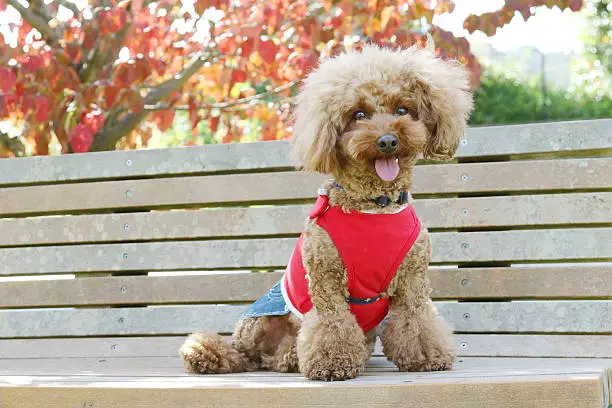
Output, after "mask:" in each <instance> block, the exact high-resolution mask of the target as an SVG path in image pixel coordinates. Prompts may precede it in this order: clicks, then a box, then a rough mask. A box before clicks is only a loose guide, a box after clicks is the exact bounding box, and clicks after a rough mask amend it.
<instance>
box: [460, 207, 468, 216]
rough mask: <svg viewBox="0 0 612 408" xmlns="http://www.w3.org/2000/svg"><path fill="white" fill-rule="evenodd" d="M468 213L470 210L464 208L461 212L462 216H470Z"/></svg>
mask: <svg viewBox="0 0 612 408" xmlns="http://www.w3.org/2000/svg"><path fill="white" fill-rule="evenodd" d="M468 213H469V211H468V209H467V208H463V209H462V210H461V215H468Z"/></svg>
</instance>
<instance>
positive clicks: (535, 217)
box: [0, 193, 612, 246]
mask: <svg viewBox="0 0 612 408" xmlns="http://www.w3.org/2000/svg"><path fill="white" fill-rule="evenodd" d="M414 205H415V209H416V211H417V214H418V215H419V217H420V218H421V219H422V221H423V222H424V223H425V224H426V225H427V226H428V227H429V228H430V229H431V228H434V229H435V228H480V227H487V228H489V227H506V226H522V227H524V226H536V225H537V226H540V225H546V226H548V225H568V224H569V225H572V224H573V225H589V224H612V193H574V194H542V195H533V196H529V195H519V196H501V197H474V198H452V199H448V198H447V199H422V200H416V201H415V203H414ZM311 208H312V205H311V204H305V205H281V206H266V207H237V208H236V207H234V208H214V209H203V210H177V211H154V212H141V213H127V214H95V215H82V216H65V217H57V216H48V217H33V218H12V219H11V218H8V219H6V218H5V219H0V231H3V232H4V233H3V234H2V235H0V246H14V245H28V246H30V245H39V244H63V243H88V242H113V241H131V240H140V241H142V240H159V239H189V238H213V237H219V236H222V237H246V236H254V235H255V236H263V235H284V234H299V233H300V232H301V231H302V229H303V225H304V219H305V218H306V216H307V215H308V213H309V212H310V210H311Z"/></svg>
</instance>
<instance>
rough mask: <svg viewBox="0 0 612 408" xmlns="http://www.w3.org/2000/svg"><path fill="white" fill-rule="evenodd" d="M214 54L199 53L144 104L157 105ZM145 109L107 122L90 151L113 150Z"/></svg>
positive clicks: (141, 118) (152, 90)
mask: <svg viewBox="0 0 612 408" xmlns="http://www.w3.org/2000/svg"><path fill="white" fill-rule="evenodd" d="M214 56H216V55H214V54H207V55H200V56H198V57H196V58H194V59H193V60H192V61H191V63H190V64H189V65H188V66H187V67H186V68H185V69H183V70H182V71H181V72H179V73H178V74H176V75H175V76H174V77H172V79H169V80H167V81H165V82H162V83H161V84H159V85H157V86H156V87H154V88H152V89H151V91H149V93H148V94H147V96H145V98H144V104H145V106H146V105H157V104H158V103H159V102H160V101H162V100H164V99H166V98H167V97H168V96H170V94H172V92H174V91H177V90H179V89H180V88H181V87H182V86H183V85H184V84H185V82H187V80H189V78H191V77H192V76H193V75H194V74H195V73H196V72H198V71H199V70H200V68H202V67H203V66H204V64H205V63H206V62H208V61H209V60H210V59H211V58H213V57H214ZM149 113H150V112H149V111H147V110H144V109H143V110H142V111H140V112H132V113H128V114H127V115H125V116H123V117H122V118H121V119H119V120H118V121H117V122H114V123H110V122H107V123H106V124H105V125H104V127H103V128H102V129H101V130H100V131H99V132H98V133H96V135H95V137H94V142H93V144H92V146H91V148H90V151H92V152H95V151H101V150H114V149H115V145H116V144H117V142H118V141H119V140H120V139H121V138H122V137H124V136H127V135H128V134H129V133H130V132H132V131H133V130H134V129H136V127H137V126H138V124H139V123H140V122H141V121H142V120H143V119H144V118H145V117H146V116H147V115H148V114H149Z"/></svg>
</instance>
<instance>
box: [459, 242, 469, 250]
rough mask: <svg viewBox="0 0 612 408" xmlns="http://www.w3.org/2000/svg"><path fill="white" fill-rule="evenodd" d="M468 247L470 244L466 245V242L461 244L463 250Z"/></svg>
mask: <svg viewBox="0 0 612 408" xmlns="http://www.w3.org/2000/svg"><path fill="white" fill-rule="evenodd" d="M469 247H470V244H468V243H467V242H464V243H462V244H461V248H463V249H468V248H469Z"/></svg>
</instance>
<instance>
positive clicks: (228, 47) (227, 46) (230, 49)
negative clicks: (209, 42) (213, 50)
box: [217, 35, 238, 54]
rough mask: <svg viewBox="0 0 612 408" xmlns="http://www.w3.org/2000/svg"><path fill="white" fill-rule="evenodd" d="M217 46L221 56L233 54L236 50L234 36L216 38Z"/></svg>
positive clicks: (236, 45)
mask: <svg viewBox="0 0 612 408" xmlns="http://www.w3.org/2000/svg"><path fill="white" fill-rule="evenodd" d="M217 44H219V51H221V52H222V53H223V54H233V53H235V52H236V49H237V48H238V41H237V40H236V36H234V35H224V36H222V37H219V38H217Z"/></svg>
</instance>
